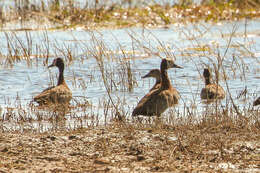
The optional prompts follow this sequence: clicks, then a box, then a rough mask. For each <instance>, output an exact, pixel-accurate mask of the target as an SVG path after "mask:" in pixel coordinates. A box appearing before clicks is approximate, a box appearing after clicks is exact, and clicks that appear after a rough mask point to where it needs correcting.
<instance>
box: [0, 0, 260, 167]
mask: <svg viewBox="0 0 260 173" xmlns="http://www.w3.org/2000/svg"><path fill="white" fill-rule="evenodd" d="M39 2H40V3H36V4H35V3H34V4H32V3H31V2H27V1H15V4H16V6H15V7H14V8H6V9H5V10H3V11H2V14H1V15H0V16H1V21H2V31H1V33H0V40H2V42H1V45H0V67H1V71H0V79H1V83H2V84H1V90H0V93H1V99H0V105H1V114H0V120H1V121H0V130H1V133H0V134H1V135H0V153H1V156H0V161H1V162H0V170H1V171H4V172H10V171H25V170H27V169H28V168H29V169H31V170H35V171H54V172H55V171H56V172H64V171H68V172H70V171H79V172H80V171H82V172H83V171H97V170H99V171H111V172H114V171H115V172H117V171H125V172H129V171H137V172H138V171H139V172H142V171H143V172H151V171H154V172H157V171H165V172H167V171H169V172H171V171H177V170H180V171H207V172H209V171H212V172H215V171H226V172H234V171H238V172H239V171H245V172H246V171H249V172H253V171H255V172H257V171H259V169H260V167H259V165H260V163H259V156H260V143H259V141H260V135H259V134H260V133H259V130H260V117H259V108H258V107H253V101H254V100H255V99H256V98H257V97H258V96H260V94H258V92H259V89H258V80H259V75H258V73H259V71H260V70H259V67H258V64H259V60H258V57H259V55H260V54H259V42H260V36H259V35H260V34H259V31H258V29H257V28H258V27H259V26H260V22H259V20H258V18H257V17H258V13H259V12H258V6H257V5H258V4H257V1H256V0H254V1H253V0H251V1H250V0H248V1H235V2H234V1H228V2H224V3H222V1H204V2H203V3H202V4H200V5H197V6H195V5H194V4H195V3H191V2H190V1H180V2H179V3H178V4H168V5H167V3H165V4H163V3H162V4H151V5H150V4H148V5H147V4H145V3H144V2H139V3H141V5H140V4H138V5H135V4H134V3H131V2H132V1H127V3H126V2H125V3H126V4H127V5H125V4H117V3H115V4H101V2H98V1H96V2H97V3H96V4H95V3H94V4H92V5H94V6H89V7H88V6H87V5H85V6H84V8H82V7H83V6H82V5H77V3H82V2H81V1H80V2H77V1H64V3H61V1H59V0H55V1H39ZM105 2H107V1H105ZM243 4H245V6H244V7H245V8H241V6H242V5H243ZM2 9H3V8H2ZM18 9H19V10H18ZM237 9H239V10H237ZM241 9H243V10H241ZM90 14H91V15H90ZM124 16H126V17H124ZM178 16H179V17H178ZM40 19H41V20H40ZM17 21H18V22H20V24H21V25H19V26H21V27H17V26H15V25H13V24H14V23H15V24H17ZM32 21H33V24H34V25H30V24H31V23H30V22H32ZM36 21H38V22H39V23H37V22H36ZM209 21H210V22H209ZM42 23H44V24H45V23H48V24H49V25H48V26H45V27H42ZM28 26H29V27H28ZM34 26H36V27H34ZM130 26H135V27H130ZM100 27H104V28H106V29H104V28H103V29H100ZM121 27H127V28H125V29H113V30H112V29H111V28H121ZM97 28H98V29H100V30H93V29H97ZM36 29H37V30H36ZM38 29H40V30H38ZM58 57H60V58H62V59H63V60H64V63H65V67H66V71H64V75H65V78H66V82H67V84H68V87H69V88H70V89H71V91H72V97H73V98H72V100H71V102H70V105H69V106H66V107H60V106H57V105H52V106H49V107H39V106H38V104H37V103H34V102H32V99H33V97H34V96H35V95H37V94H38V93H40V92H41V91H42V90H43V89H45V88H47V87H49V86H54V85H55V84H56V83H57V82H56V81H57V77H58V76H57V74H58V72H57V70H48V69H47V66H48V65H50V64H51V63H52V61H53V59H55V58H58ZM165 57H168V58H172V59H174V60H175V61H176V64H178V65H181V66H183V69H181V70H178V71H177V70H169V72H168V73H169V76H170V79H171V82H172V85H173V86H174V87H176V88H177V90H178V91H179V93H180V100H179V104H178V105H176V106H175V107H173V108H170V109H168V110H167V111H166V112H164V113H163V114H162V116H161V117H160V118H157V117H142V116H140V117H138V118H136V117H135V118H134V117H132V116H131V114H132V111H133V108H134V107H135V106H136V104H137V102H138V100H139V99H140V98H142V97H143V96H144V94H145V93H147V92H149V89H150V88H151V87H152V86H153V84H154V82H155V81H154V80H153V79H145V80H144V79H141V76H143V75H145V74H146V73H147V72H149V71H150V70H151V69H154V68H159V67H160V62H161V59H162V58H165ZM204 68H209V69H210V70H211V72H212V76H213V81H215V83H217V84H219V85H221V86H222V87H223V88H224V90H225V92H226V97H225V99H223V100H221V101H214V102H212V103H204V102H203V101H201V99H200V91H201V89H202V88H203V87H204V79H203V70H204ZM35 165H38V166H35Z"/></svg>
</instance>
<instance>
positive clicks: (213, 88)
mask: <svg viewBox="0 0 260 173" xmlns="http://www.w3.org/2000/svg"><path fill="white" fill-rule="evenodd" d="M201 98H202V99H223V98H225V91H224V89H223V88H222V87H221V86H220V85H217V84H208V85H206V87H205V88H203V89H202V90H201Z"/></svg>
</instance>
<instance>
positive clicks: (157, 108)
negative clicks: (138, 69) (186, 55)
mask: <svg viewBox="0 0 260 173" xmlns="http://www.w3.org/2000/svg"><path fill="white" fill-rule="evenodd" d="M168 68H182V67H180V66H178V65H176V64H174V61H173V60H171V59H162V61H161V67H160V70H161V86H160V88H158V89H155V90H152V91H150V92H149V93H148V94H146V95H145V96H144V97H143V98H142V99H141V100H140V101H139V103H138V104H137V106H136V107H135V109H134V110H133V113H132V116H137V115H144V116H154V115H156V116H160V115H161V114H162V113H163V112H164V111H165V110H166V109H167V108H168V107H172V106H174V105H175V104H177V103H178V100H179V98H180V96H179V93H178V91H177V90H176V89H175V88H173V87H172V85H171V82H170V80H169V78H168V74H167V69H168Z"/></svg>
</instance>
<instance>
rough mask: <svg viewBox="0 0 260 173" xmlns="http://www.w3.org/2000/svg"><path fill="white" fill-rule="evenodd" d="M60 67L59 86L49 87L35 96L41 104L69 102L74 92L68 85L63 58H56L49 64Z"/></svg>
mask: <svg viewBox="0 0 260 173" xmlns="http://www.w3.org/2000/svg"><path fill="white" fill-rule="evenodd" d="M54 66H56V67H58V69H59V78H58V84H57V86H53V87H49V88H47V89H45V90H43V91H42V92H41V93H40V94H39V95H37V96H35V97H34V98H33V100H34V101H36V102H37V103H39V105H43V104H49V103H63V104H64V103H69V101H70V100H71V98H72V93H71V91H70V89H69V87H68V86H67V84H66V82H65V80H64V76H63V71H64V62H63V60H62V59H61V58H56V59H54V60H53V63H52V64H51V65H50V66H48V68H50V67H54Z"/></svg>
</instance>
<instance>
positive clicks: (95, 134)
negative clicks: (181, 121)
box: [0, 122, 260, 172]
mask: <svg viewBox="0 0 260 173" xmlns="http://www.w3.org/2000/svg"><path fill="white" fill-rule="evenodd" d="M259 132H260V131H259V129H251V130H249V129H247V130H245V129H243V128H241V129H239V128H237V129H234V128H231V127H228V126H215V127H205V128H197V127H195V126H193V127H190V128H189V126H186V127H172V126H169V125H165V124H159V125H158V124H157V125H148V126H145V125H138V124H134V125H133V124H131V123H125V122H124V123H122V122H114V123H112V124H111V125H107V126H105V127H94V128H85V129H79V130H76V131H69V132H49V133H42V134H39V133H37V134H36V133H31V132H24V133H11V132H10V133H6V132H5V133H1V134H0V172H260V133H259Z"/></svg>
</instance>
